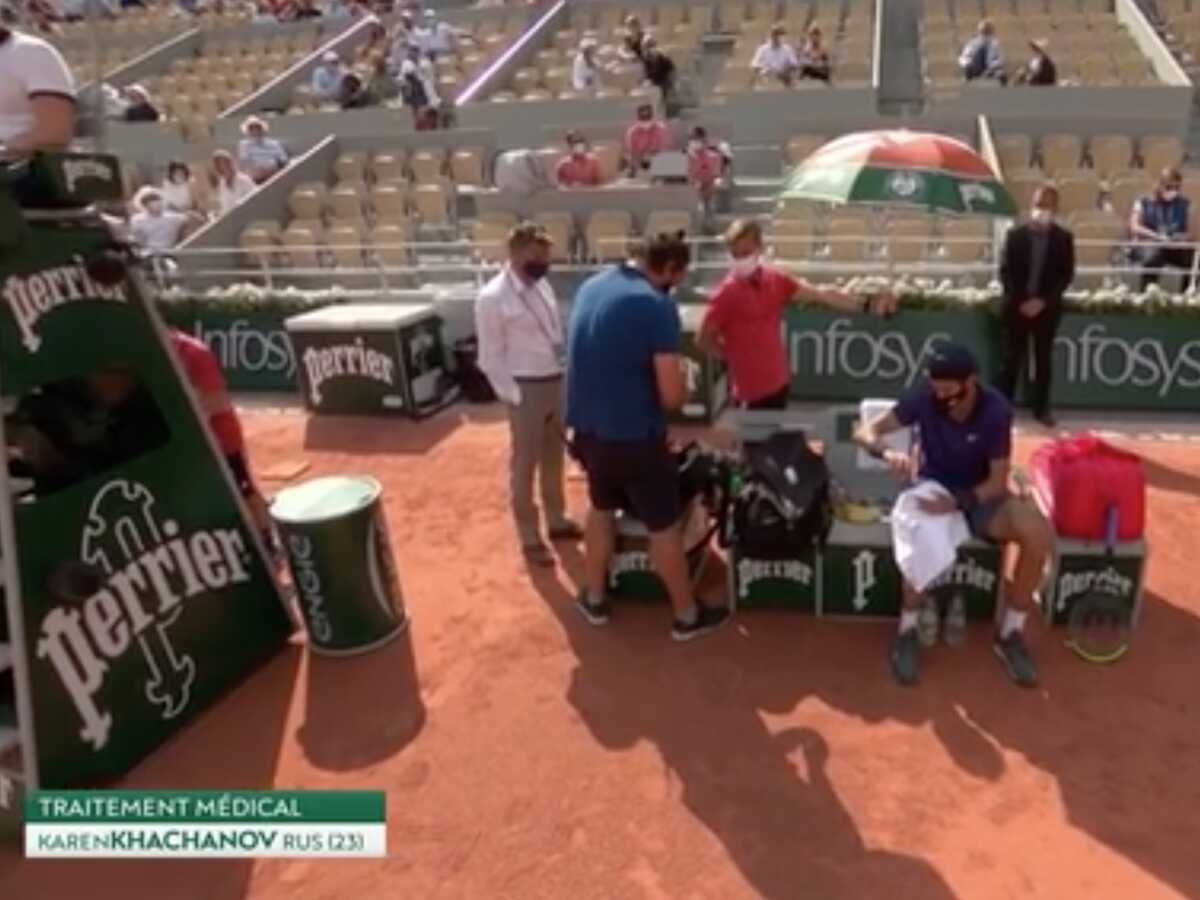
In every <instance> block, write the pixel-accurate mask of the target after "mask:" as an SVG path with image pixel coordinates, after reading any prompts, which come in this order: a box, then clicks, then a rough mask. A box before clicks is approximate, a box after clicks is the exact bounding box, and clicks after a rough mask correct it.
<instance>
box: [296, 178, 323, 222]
mask: <svg viewBox="0 0 1200 900" xmlns="http://www.w3.org/2000/svg"><path fill="white" fill-rule="evenodd" d="M325 200H326V189H325V185H323V184H320V183H317V182H309V183H305V184H298V185H296V186H295V187H294V188H292V193H291V195H290V196H289V197H288V210H289V211H290V212H291V214H292V216H293V218H296V219H312V220H315V219H320V218H321V216H322V214H323V213H324V211H325Z"/></svg>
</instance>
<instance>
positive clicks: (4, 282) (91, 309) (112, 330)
mask: <svg viewBox="0 0 1200 900" xmlns="http://www.w3.org/2000/svg"><path fill="white" fill-rule="evenodd" d="M30 226H31V227H30V231H31V233H30V235H29V236H28V238H27V239H26V240H25V241H24V243H23V244H22V245H21V246H20V247H18V248H17V249H15V250H14V249H11V248H9V249H0V387H2V391H3V395H4V402H5V408H6V411H11V415H10V416H9V418H7V419H6V427H5V433H6V437H7V439H8V442H9V445H10V450H11V449H12V448H13V447H14V446H15V448H17V451H18V455H19V456H20V458H21V460H22V465H23V467H24V468H23V469H22V470H21V475H22V476H23V477H24V480H25V486H24V487H18V488H17V491H16V495H15V499H14V510H13V522H14V526H15V527H14V531H15V541H16V546H17V553H16V558H17V564H18V569H19V583H20V593H21V604H20V607H19V609H18V610H17V611H16V614H15V615H13V616H12V617H11V619H12V620H13V621H16V622H17V623H19V626H20V628H21V629H23V634H14V635H12V639H13V640H14V641H23V642H24V651H25V657H26V660H27V666H28V670H29V672H28V686H27V690H28V692H29V696H30V698H31V701H32V711H33V728H32V733H33V735H34V740H33V743H34V745H35V746H36V754H35V757H36V767H37V769H36V782H35V784H37V785H40V786H42V787H67V786H86V785H89V784H93V783H96V782H98V781H103V780H107V779H111V778H114V777H116V776H119V775H121V774H122V773H124V772H125V771H127V770H128V769H129V768H130V767H131V766H132V765H133V764H134V763H136V762H137V761H138V760H139V759H141V758H142V757H143V756H145V755H146V754H147V753H148V752H149V751H150V750H151V749H152V748H154V747H155V746H157V745H158V744H160V743H162V742H163V741H164V740H166V739H167V738H168V737H169V736H170V735H171V734H172V733H174V732H175V731H176V730H178V729H179V728H180V727H181V726H182V725H183V724H184V723H185V722H187V721H188V720H189V719H191V718H193V717H194V716H195V715H196V714H197V713H198V712H199V711H200V710H202V709H204V708H205V707H206V706H207V705H208V704H210V703H212V702H213V700H214V699H215V698H216V697H217V696H218V695H219V694H220V693H222V692H223V691H225V690H227V689H229V688H230V687H231V686H232V685H234V684H235V683H237V682H238V681H240V680H241V679H243V678H244V677H245V676H246V674H247V673H248V672H249V671H250V670H251V669H252V668H254V667H255V666H257V665H259V664H260V663H262V662H263V661H265V660H266V659H267V658H268V657H269V656H270V655H272V654H273V653H274V652H275V651H276V650H277V649H279V648H280V647H281V646H282V645H283V643H284V641H285V639H286V637H287V635H288V634H289V632H290V630H291V625H290V621H289V618H288V616H287V614H286V612H285V610H284V606H283V604H282V602H281V600H280V597H279V594H278V589H277V586H276V584H275V581H274V579H273V578H272V576H271V574H270V572H269V571H268V569H267V566H266V563H265V560H264V558H263V555H262V550H261V546H260V544H259V543H258V540H257V538H256V536H255V535H254V533H253V531H252V530H251V529H250V527H249V525H248V521H247V519H246V517H245V515H244V512H243V510H242V508H241V506H240V504H239V503H238V502H237V500H236V495H235V494H234V489H233V486H232V483H231V482H230V480H229V478H228V476H227V474H226V473H225V471H224V469H223V464H222V463H220V462H219V461H218V457H217V455H216V450H215V447H214V445H213V444H212V443H211V440H210V439H209V437H208V436H207V435H206V433H205V430H204V425H203V424H202V423H201V421H200V419H199V417H198V415H197V413H196V410H195V408H194V406H193V405H192V402H191V400H190V399H189V396H188V394H187V392H186V389H185V388H184V386H183V382H182V378H181V375H180V370H179V369H178V368H177V366H176V365H175V364H174V362H173V360H172V358H171V356H170V354H169V352H168V350H167V349H166V347H165V345H164V343H163V340H162V333H161V330H160V327H159V326H158V324H157V319H156V317H155V316H154V314H153V313H152V311H151V310H150V307H149V304H148V303H147V301H146V298H145V297H144V296H143V295H142V293H141V288H140V285H141V282H140V280H131V279H129V278H125V279H123V280H119V281H118V282H117V283H116V284H111V285H110V284H108V283H107V282H108V281H109V280H110V279H108V278H103V277H102V276H100V275H98V274H97V275H95V277H93V275H92V274H89V268H88V266H87V265H86V264H85V263H86V262H87V261H88V260H89V259H92V260H94V259H95V258H96V256H97V252H98V251H99V250H101V249H102V248H103V247H104V245H106V244H107V243H108V236H107V234H106V232H105V231H104V228H103V226H102V225H101V224H100V223H99V221H98V220H96V219H94V218H87V217H80V216H79V215H78V214H76V213H68V214H65V215H63V216H62V217H60V218H57V219H53V220H38V221H34V222H31V223H30ZM110 260H111V258H110ZM95 271H97V270H95V269H93V272H95ZM11 602H12V598H10V603H11ZM21 689H22V685H21V681H20V680H19V681H18V690H21ZM18 706H20V704H18ZM20 724H21V726H22V728H23V729H28V727H29V723H28V722H23V723H20ZM32 763H34V760H30V759H26V760H25V765H26V767H27V768H29V767H31V764H32ZM31 774H32V773H31Z"/></svg>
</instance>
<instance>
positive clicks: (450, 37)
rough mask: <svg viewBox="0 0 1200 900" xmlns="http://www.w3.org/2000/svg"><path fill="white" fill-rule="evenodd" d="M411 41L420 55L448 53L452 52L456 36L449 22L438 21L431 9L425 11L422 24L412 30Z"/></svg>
mask: <svg viewBox="0 0 1200 900" xmlns="http://www.w3.org/2000/svg"><path fill="white" fill-rule="evenodd" d="M412 36H413V41H414V42H415V43H416V45H417V47H419V48H420V50H421V53H422V54H429V53H432V54H434V55H435V56H436V55H437V54H439V53H450V52H451V51H453V50H454V44H455V41H456V40H457V39H458V34H457V33H456V32H455V30H454V26H453V25H451V24H450V23H449V22H446V21H442V20H440V19H438V17H437V13H436V12H434V11H433V10H432V9H427V10H425V15H424V16H423V22H422V24H421V25H419V26H418V27H417V28H414V29H413V34H412Z"/></svg>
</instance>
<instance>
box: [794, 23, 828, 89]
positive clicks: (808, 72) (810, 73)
mask: <svg viewBox="0 0 1200 900" xmlns="http://www.w3.org/2000/svg"><path fill="white" fill-rule="evenodd" d="M821 38H822V35H821V29H820V28H818V27H817V26H816V25H813V26H812V27H811V28H809V29H808V36H807V37H806V38H805V41H804V46H802V47H801V48H800V57H799V62H800V77H801V78H812V79H814V80H815V81H825V82H828V81H829V73H830V69H831V67H830V62H829V51H828V50H826V49H825V45H824V43H822V40H821Z"/></svg>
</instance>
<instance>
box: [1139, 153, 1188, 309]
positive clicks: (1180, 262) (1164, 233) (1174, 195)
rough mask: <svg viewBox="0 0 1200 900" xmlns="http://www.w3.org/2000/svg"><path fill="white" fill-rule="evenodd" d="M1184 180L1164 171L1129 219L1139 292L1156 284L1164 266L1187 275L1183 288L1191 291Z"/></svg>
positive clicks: (1174, 172)
mask: <svg viewBox="0 0 1200 900" xmlns="http://www.w3.org/2000/svg"><path fill="white" fill-rule="evenodd" d="M1182 186H1183V178H1182V177H1181V176H1180V174H1179V171H1178V170H1177V169H1163V170H1162V174H1161V175H1160V176H1159V179H1158V187H1157V188H1155V189H1154V192H1153V193H1150V194H1147V195H1146V196H1144V197H1142V198H1140V199H1139V200H1138V202H1137V203H1135V204H1134V205H1133V211H1132V213H1131V214H1130V216H1129V231H1130V234H1131V235H1132V236H1133V240H1134V242H1135V243H1136V244H1139V245H1140V246H1137V247H1135V248H1134V258H1135V259H1137V260H1138V262H1139V263H1140V264H1141V266H1142V268H1143V269H1144V270H1145V271H1143V272H1142V277H1141V285H1140V289H1141V290H1143V291H1144V290H1146V288H1147V287H1149V286H1150V285H1152V284H1158V275H1159V272H1160V270H1161V269H1162V268H1163V266H1174V267H1176V268H1179V269H1183V271H1185V272H1186V273H1188V275H1187V278H1186V281H1185V284H1184V289H1185V290H1191V288H1192V278H1191V271H1192V263H1193V257H1194V254H1195V251H1194V250H1193V249H1192V248H1191V247H1190V246H1181V245H1183V244H1191V243H1192V242H1194V241H1195V237H1194V236H1193V235H1192V224H1191V220H1192V216H1191V203H1190V202H1189V201H1188V198H1187V197H1185V196H1183V193H1182V192H1181V189H1182Z"/></svg>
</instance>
